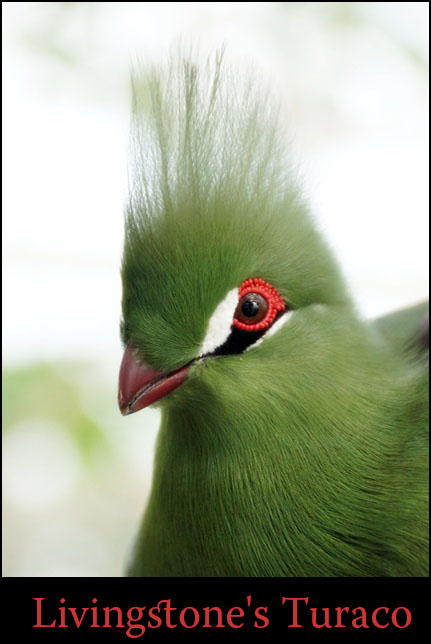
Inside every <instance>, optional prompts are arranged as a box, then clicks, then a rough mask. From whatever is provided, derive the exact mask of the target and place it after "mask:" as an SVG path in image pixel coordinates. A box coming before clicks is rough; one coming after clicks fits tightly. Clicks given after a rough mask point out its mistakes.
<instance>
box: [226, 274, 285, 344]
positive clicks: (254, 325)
mask: <svg viewBox="0 0 431 644" xmlns="http://www.w3.org/2000/svg"><path fill="white" fill-rule="evenodd" d="M238 295H239V301H238V304H237V307H236V309H235V313H234V316H233V324H234V326H236V327H237V328H238V329H241V330H242V331H263V330H264V329H266V328H268V327H269V326H270V325H271V324H272V323H273V321H274V320H275V317H276V316H277V315H278V313H279V312H280V311H284V309H285V308H286V304H285V303H284V300H283V298H282V297H281V295H280V294H279V292H278V291H277V289H275V288H274V287H273V286H271V284H269V283H268V282H265V281H264V280H262V279H260V278H259V277H254V278H251V279H248V280H245V282H243V283H242V284H241V286H240V288H239V293H238Z"/></svg>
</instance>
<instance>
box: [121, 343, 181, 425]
mask: <svg viewBox="0 0 431 644" xmlns="http://www.w3.org/2000/svg"><path fill="white" fill-rule="evenodd" d="M189 366H190V364H188V365H185V366H184V367H181V368H180V369H177V370H176V371H171V372H170V373H164V372H163V371H155V370H154V369H153V368H152V367H149V366H148V365H147V364H145V363H144V362H142V360H140V359H139V357H138V355H137V351H136V349H135V348H134V347H133V346H132V345H130V344H128V345H127V346H126V349H125V351H124V356H123V360H122V362H121V367H120V378H119V383H118V404H119V407H120V411H121V413H122V414H123V416H126V415H127V414H133V413H134V412H135V411H139V410H140V409H143V408H144V407H148V405H151V403H153V402H155V401H156V400H159V399H160V398H163V396H166V394H168V393H170V392H171V391H173V390H174V389H176V388H177V387H179V386H180V385H181V384H182V383H183V382H184V380H185V379H186V377H187V371H188V368H189Z"/></svg>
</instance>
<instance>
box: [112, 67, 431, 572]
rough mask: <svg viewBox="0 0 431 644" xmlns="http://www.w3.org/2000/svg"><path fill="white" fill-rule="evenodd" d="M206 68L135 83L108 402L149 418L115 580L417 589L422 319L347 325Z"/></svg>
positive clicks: (334, 270) (243, 99) (250, 127)
mask: <svg viewBox="0 0 431 644" xmlns="http://www.w3.org/2000/svg"><path fill="white" fill-rule="evenodd" d="M222 58H223V56H222V55H221V54H217V55H216V56H215V57H214V59H209V61H207V62H206V63H202V64H198V63H195V62H194V61H193V59H192V57H191V56H189V55H184V54H181V55H179V56H176V57H174V58H173V59H172V60H171V62H170V63H169V64H168V65H167V66H166V68H162V69H151V70H150V71H147V72H142V71H138V72H137V73H135V74H134V76H133V82H132V85H133V109H132V114H133V119H132V149H133V163H132V167H133V172H132V177H131V188H130V198H129V201H128V204H127V209H126V223H125V243H124V253H123V259H122V281H123V301H122V322H121V335H122V341H123V343H124V346H125V353H124V357H123V362H122V365H121V368H120V378H119V394H118V395H119V405H120V409H121V411H122V413H123V414H124V415H127V414H130V413H133V412H136V411H138V410H140V409H142V408H144V407H146V406H147V405H150V404H153V403H156V402H157V403H158V404H159V405H160V408H161V411H162V420H161V426H160V430H159V434H158V439H157V445H156V453H155V462H154V474H153V482H152V490H151V494H150V498H149V501H148V505H147V507H146V511H145V514H144V518H143V521H142V526H141V528H140V532H139V534H138V537H137V539H136V543H135V545H134V549H133V555H132V557H131V561H130V565H129V567H128V571H127V574H128V575H130V576H227V577H231V576H232V577H233V576H294V577H301V576H425V575H427V574H428V570H427V562H428V555H427V544H428V531H427V525H426V523H427V515H428V512H427V511H428V501H427V490H428V486H427V480H428V479H427V462H428V458H427V456H428V449H427V392H428V362H427V346H428V340H427V336H428V330H427V329H428V327H427V324H426V322H425V315H426V310H427V304H426V303H424V304H421V305H418V306H417V307H413V308H411V309H408V310H406V311H403V312H400V313H396V314H393V315H391V316H387V317H384V318H381V319H379V320H376V321H372V322H370V321H364V320H363V319H362V318H361V317H360V316H359V315H358V313H357V311H356V310H355V307H354V305H353V304H352V301H351V298H350V296H349V293H348V291H347V289H346V286H345V283H344V280H343V277H342V275H341V272H340V269H339V267H338V265H337V262H336V261H335V259H334V257H333V255H332V252H331V250H330V249H329V247H328V246H327V244H326V243H325V241H324V239H323V238H322V235H321V234H320V232H319V231H318V230H317V227H316V225H315V223H314V222H313V219H312V217H311V215H310V213H309V211H308V207H307V205H306V202H305V201H304V199H303V197H302V195H301V191H300V186H299V184H300V182H299V181H298V179H297V177H296V175H295V172H294V170H293V169H292V166H291V163H290V162H289V151H288V150H286V144H285V143H284V141H285V140H286V137H285V135H284V132H283V128H282V127H281V122H280V118H279V110H278V108H277V107H273V106H272V105H273V103H272V102H271V100H270V98H269V94H268V92H266V91H264V90H263V89H262V88H261V86H260V84H259V83H256V82H255V81H254V80H253V79H251V80H250V77H249V76H248V75H241V74H235V73H234V72H232V71H230V70H229V69H227V68H226V67H225V64H224V62H223V61H222ZM347 209H348V203H347V202H346V210H347ZM365 252H366V249H364V261H366V256H365Z"/></svg>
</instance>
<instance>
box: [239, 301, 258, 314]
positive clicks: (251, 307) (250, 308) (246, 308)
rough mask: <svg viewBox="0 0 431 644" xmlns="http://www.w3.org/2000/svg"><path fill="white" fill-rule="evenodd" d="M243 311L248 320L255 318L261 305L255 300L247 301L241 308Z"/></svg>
mask: <svg viewBox="0 0 431 644" xmlns="http://www.w3.org/2000/svg"><path fill="white" fill-rule="evenodd" d="M241 311H242V312H243V313H244V315H246V316H247V317H248V318H253V317H254V316H255V315H257V314H258V312H259V304H258V303H257V302H256V301H255V300H247V301H246V302H244V304H243V305H242V307H241Z"/></svg>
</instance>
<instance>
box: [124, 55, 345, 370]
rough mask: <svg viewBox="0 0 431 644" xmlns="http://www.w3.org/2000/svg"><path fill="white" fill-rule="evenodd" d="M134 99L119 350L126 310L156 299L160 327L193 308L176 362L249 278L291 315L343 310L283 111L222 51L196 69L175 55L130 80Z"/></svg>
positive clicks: (144, 308)
mask: <svg viewBox="0 0 431 644" xmlns="http://www.w3.org/2000/svg"><path fill="white" fill-rule="evenodd" d="M132 97H133V98H132V134H131V156H132V160H131V172H130V175H131V182H130V183H131V186H130V199H129V203H128V206H127V212H126V239H125V248H124V257H123V269H122V270H123V283H124V284H125V288H124V297H123V316H124V322H123V340H124V341H127V340H128V339H129V338H130V337H133V338H134V339H135V341H136V342H137V343H139V341H140V340H139V337H138V336H140V335H142V334H141V333H140V331H139V330H138V329H137V325H136V324H135V323H134V322H133V319H132V315H131V311H132V309H133V310H136V307H137V308H139V309H140V310H141V312H142V314H143V315H144V316H145V315H147V314H148V310H149V309H150V308H151V301H154V298H155V297H156V295H155V291H154V289H156V292H157V294H158V299H159V300H160V299H162V300H163V302H162V308H164V310H165V313H166V316H165V313H164V312H163V311H160V310H159V313H160V315H161V318H162V319H160V320H159V326H160V327H161V328H162V327H163V326H164V321H165V318H166V324H169V325H171V322H172V311H177V308H178V303H177V301H176V299H177V298H186V299H187V300H189V301H190V302H191V304H190V306H189V310H188V315H187V319H186V318H185V317H184V315H183V314H182V312H181V311H177V319H178V320H180V321H181V324H182V326H181V335H182V338H183V341H184V342H183V344H184V351H181V352H180V353H181V359H183V358H184V357H185V356H193V355H194V354H195V352H196V348H197V346H198V344H199V342H200V341H201V339H202V334H203V332H204V327H205V323H206V321H207V320H208V318H209V315H210V314H211V312H212V310H214V308H215V306H216V305H217V303H218V302H219V301H220V300H221V299H222V297H223V296H224V295H225V293H226V292H227V291H228V290H229V289H230V288H233V287H234V286H236V285H238V284H240V283H241V282H242V281H243V280H244V279H246V278H247V277H249V276H250V275H252V276H253V275H256V276H261V277H263V278H264V279H266V280H268V281H269V282H276V283H278V284H279V288H280V290H281V292H282V294H283V295H284V296H286V297H287V296H288V297H289V301H290V302H291V303H292V305H295V306H299V305H301V304H305V303H310V304H311V303H324V302H342V303H346V302H347V301H348V300H347V296H346V292H345V288H344V285H343V281H342V279H341V277H340V274H339V270H338V267H337V264H336V262H335V261H334V259H333V258H332V255H331V253H330V252H329V250H328V248H327V247H326V244H325V243H324V242H323V241H322V239H321V237H320V235H319V234H318V232H317V230H316V227H315V225H314V222H312V220H311V218H310V216H309V214H308V209H307V206H306V204H305V202H304V201H303V199H302V197H301V195H300V191H299V186H298V181H297V177H296V172H295V171H294V169H293V168H292V164H291V162H290V156H289V153H288V150H287V149H286V147H287V146H286V140H287V137H286V134H285V128H284V127H283V124H282V122H281V118H280V114H279V112H280V110H279V107H278V105H277V104H276V102H274V100H273V99H272V98H271V97H270V93H269V91H267V90H266V89H265V88H264V86H263V84H262V83H261V82H260V81H259V80H258V79H257V78H256V75H255V74H252V73H251V72H247V73H239V72H234V71H232V70H231V69H229V68H227V67H226V65H225V63H224V61H223V52H220V53H218V54H217V55H215V56H214V58H211V59H208V60H207V61H206V62H203V63H199V62H195V61H194V59H193V57H192V55H191V54H184V53H182V54H181V55H180V56H173V57H172V59H171V61H170V63H169V64H168V65H167V66H166V67H165V68H164V69H163V68H162V69H159V68H157V69H153V68H149V69H142V68H137V69H135V71H134V72H133V75H132ZM312 275H314V276H315V275H318V279H315V278H314V277H313V279H311V276H312ZM209 284H211V288H210V289H209V288H208V285H209ZM174 326H175V324H174ZM162 333H163V331H162ZM166 333H167V334H168V331H166ZM141 340H142V343H144V344H145V341H144V338H143V337H142V338H141ZM164 343H165V344H167V345H169V344H170V339H169V338H168V337H165V339H164ZM177 349H178V347H175V351H177ZM149 350H150V351H152V348H150V349H149ZM154 357H155V358H157V357H156V356H154ZM157 359H158V358H157ZM160 360H161V358H160V359H159V362H160ZM164 366H165V367H166V366H167V364H165V365H164Z"/></svg>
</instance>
